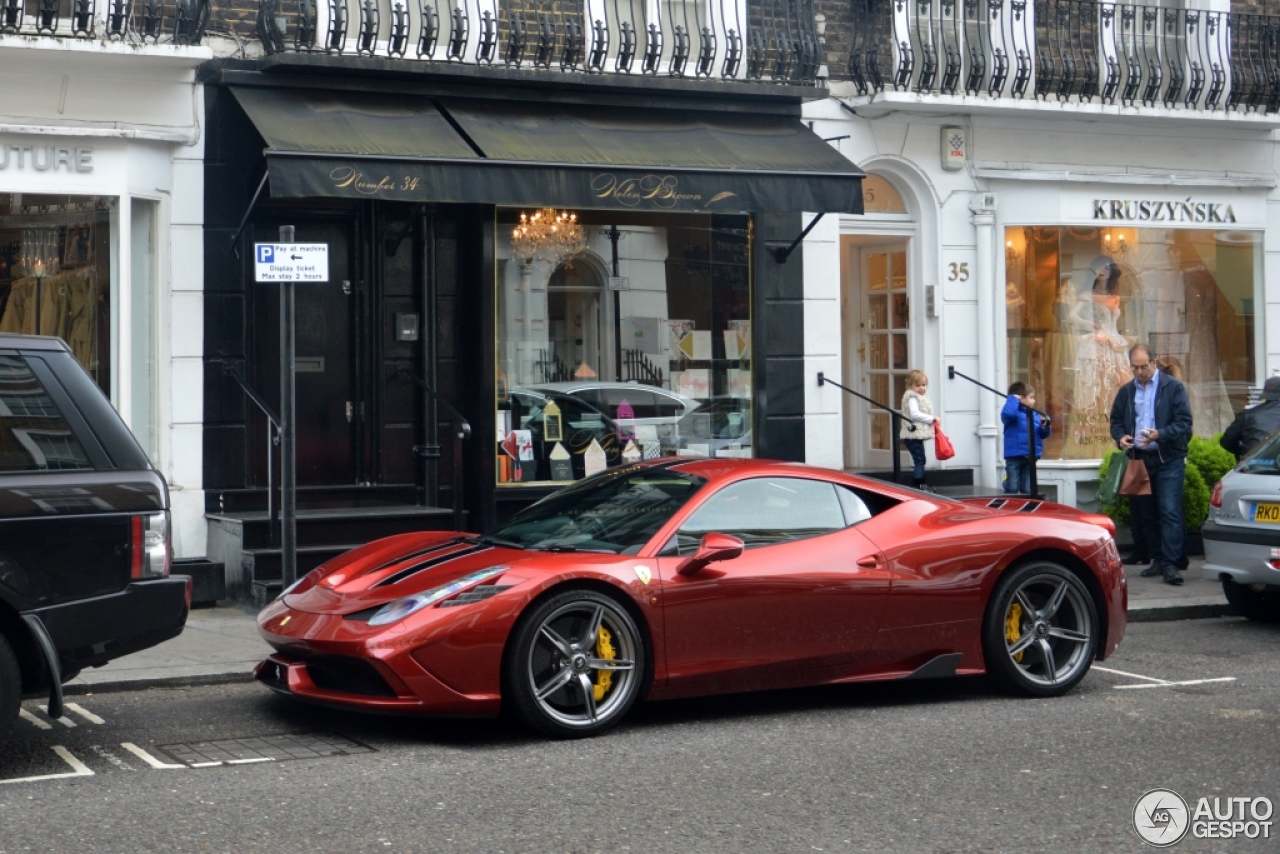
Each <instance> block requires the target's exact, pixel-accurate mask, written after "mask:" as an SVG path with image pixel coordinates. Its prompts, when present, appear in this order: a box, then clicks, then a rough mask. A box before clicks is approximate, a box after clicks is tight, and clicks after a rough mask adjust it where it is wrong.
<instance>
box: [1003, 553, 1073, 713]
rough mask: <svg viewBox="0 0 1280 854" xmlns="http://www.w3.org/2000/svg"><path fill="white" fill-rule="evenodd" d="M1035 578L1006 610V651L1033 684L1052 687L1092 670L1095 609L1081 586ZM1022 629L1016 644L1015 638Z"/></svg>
mask: <svg viewBox="0 0 1280 854" xmlns="http://www.w3.org/2000/svg"><path fill="white" fill-rule="evenodd" d="M1073 582H1074V579H1071V578H1068V577H1064V576H1061V575H1054V574H1049V573H1045V574H1042V575H1033V576H1031V577H1030V578H1028V579H1026V580H1025V581H1023V582H1022V583H1021V584H1019V585H1018V588H1017V589H1016V590H1014V592H1013V596H1012V597H1011V598H1010V600H1009V606H1008V608H1007V609H1006V611H1005V615H1004V624H1005V626H1006V627H1008V629H1009V630H1008V631H1007V633H1006V635H1005V649H1006V651H1007V652H1008V654H1009V660H1010V661H1011V662H1012V663H1013V665H1014V667H1015V668H1017V669H1018V671H1020V672H1021V674H1022V677H1023V678H1024V679H1026V680H1027V681H1028V682H1031V683H1034V684H1036V685H1041V686H1044V687H1046V688H1052V687H1054V686H1057V685H1061V684H1063V683H1065V682H1069V681H1070V680H1071V679H1072V678H1073V677H1075V676H1077V675H1078V674H1079V673H1080V672H1081V671H1083V670H1085V669H1087V668H1088V667H1089V665H1090V663H1091V660H1092V657H1093V642H1092V641H1093V635H1094V631H1095V629H1094V625H1093V610H1092V608H1090V607H1089V604H1088V603H1087V601H1086V597H1087V596H1088V595H1089V594H1088V593H1087V592H1086V591H1085V590H1084V589H1083V586H1082V585H1081V584H1080V583H1079V582H1075V583H1073ZM1015 607H1016V608H1017V612H1015V610H1014V609H1015ZM1015 626H1016V629H1017V631H1016V634H1017V637H1016V639H1014V638H1011V637H1010V635H1012V634H1014V631H1013V630H1012V629H1013V628H1014V627H1015Z"/></svg>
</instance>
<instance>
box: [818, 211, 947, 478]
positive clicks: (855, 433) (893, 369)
mask: <svg viewBox="0 0 1280 854" xmlns="http://www.w3.org/2000/svg"><path fill="white" fill-rule="evenodd" d="M908 249H909V241H908V239H907V238H905V237H902V238H892V237H883V236H862V235H842V236H841V238H840V267H841V271H840V272H841V283H842V285H841V324H842V332H843V340H844V342H845V347H844V364H843V374H844V376H845V378H846V384H847V385H848V386H849V387H850V388H852V389H854V390H855V391H858V392H861V393H862V394H864V395H866V396H867V397H869V398H871V399H872V400H875V401H877V402H879V403H882V404H884V405H885V406H888V407H892V408H894V409H897V407H898V405H899V403H900V402H901V400H902V393H903V391H904V390H905V388H906V376H907V373H908V372H909V371H910V370H912V369H913V368H914V367H917V366H916V365H915V364H914V363H913V357H912V337H911V296H910V295H911V293H912V292H913V288H912V281H911V274H910V264H909V263H908V258H909V252H908ZM931 379H932V378H931ZM844 448H845V454H844V458H845V467H846V468H850V469H857V470H888V469H891V468H892V467H893V453H894V449H895V448H898V449H899V453H901V449H900V448H899V445H898V441H897V436H896V435H894V432H893V419H892V417H891V416H890V414H889V413H888V412H886V411H885V410H883V409H880V408H879V407H876V406H873V405H871V404H869V403H867V402H865V401H863V400H862V399H860V398H856V397H853V396H852V395H847V396H846V400H845V406H844Z"/></svg>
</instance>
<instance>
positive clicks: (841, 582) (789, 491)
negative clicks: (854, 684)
mask: <svg viewBox="0 0 1280 854" xmlns="http://www.w3.org/2000/svg"><path fill="white" fill-rule="evenodd" d="M870 515H871V514H870V512H869V511H868V510H867V508H866V507H865V505H863V504H862V502H861V500H860V499H859V498H858V497H857V496H856V495H855V494H854V493H853V492H852V491H850V490H846V489H844V488H843V487H840V486H837V485H836V484H833V483H831V482H829V481H825V480H820V479H811V478H801V477H761V478H751V479H748V480H742V481H738V482H736V483H732V484H729V485H728V486H725V487H724V488H722V489H720V490H718V491H717V492H715V493H714V494H712V495H710V496H708V497H707V498H706V499H704V501H703V502H702V503H701V504H700V505H699V506H698V508H697V509H695V510H694V511H693V512H692V513H691V514H690V516H689V517H688V518H687V519H686V520H685V521H684V522H683V523H682V524H681V527H680V530H679V532H678V533H677V534H676V537H675V539H674V541H673V543H672V544H669V546H668V548H667V550H666V551H664V554H663V555H662V556H660V557H659V560H658V569H659V573H660V576H661V579H662V589H663V602H664V608H663V611H664V621H665V631H664V637H665V641H666V644H665V646H666V657H667V673H668V680H669V682H668V684H669V687H670V689H671V693H672V694H673V695H676V694H680V693H684V692H685V691H687V692H689V693H695V692H711V691H736V690H754V689H761V688H772V687H782V686H784V685H788V684H802V683H804V682H811V681H821V680H823V679H828V678H832V679H834V678H838V677H839V676H841V675H844V674H846V673H848V672H851V671H852V670H853V669H854V667H855V666H856V664H857V662H858V661H859V659H860V658H861V657H862V656H863V654H864V653H865V652H866V651H867V650H868V649H869V648H870V646H871V644H872V641H873V640H874V639H875V636H876V631H877V629H878V626H879V622H880V618H881V615H882V613H883V611H884V608H885V603H886V601H887V598H888V595H889V575H888V573H887V571H886V568H885V564H884V560H883V557H882V555H881V554H880V551H879V549H877V548H876V546H875V545H874V544H873V543H872V542H871V541H870V540H868V539H867V538H866V537H864V536H863V535H862V534H861V533H860V532H859V531H858V530H857V529H856V527H855V525H856V522H857V521H860V520H862V519H866V518H868V517H870ZM712 532H715V533H724V534H730V535H732V536H735V537H738V538H740V539H741V540H743V542H744V544H745V548H744V550H743V552H742V554H741V555H740V556H739V557H737V558H734V559H732V560H727V561H721V562H718V563H713V564H710V565H708V566H707V567H705V568H703V569H702V570H700V571H699V572H697V573H695V574H693V575H681V574H680V572H679V568H680V566H681V564H683V563H684V560H685V558H686V557H687V556H688V555H690V554H691V553H692V552H693V550H694V549H696V548H697V544H698V542H699V541H700V540H701V538H702V536H703V535H705V534H707V533H712Z"/></svg>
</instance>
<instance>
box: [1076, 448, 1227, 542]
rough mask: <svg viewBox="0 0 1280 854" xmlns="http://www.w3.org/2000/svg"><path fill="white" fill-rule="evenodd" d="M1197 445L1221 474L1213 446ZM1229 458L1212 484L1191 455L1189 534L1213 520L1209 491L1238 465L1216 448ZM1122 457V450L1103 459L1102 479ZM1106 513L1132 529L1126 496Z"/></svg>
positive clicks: (1186, 504)
mask: <svg viewBox="0 0 1280 854" xmlns="http://www.w3.org/2000/svg"><path fill="white" fill-rule="evenodd" d="M1192 442H1193V443H1198V444H1199V446H1200V447H1199V449H1198V450H1199V454H1198V457H1199V459H1201V460H1202V461H1204V463H1205V464H1206V465H1207V466H1212V467H1213V468H1212V470H1213V471H1215V472H1217V471H1218V470H1219V469H1218V467H1220V466H1221V463H1222V460H1221V459H1220V458H1219V457H1218V455H1217V454H1214V453H1213V447H1210V446H1209V440H1207V439H1200V438H1198V437H1197V438H1195V439H1192ZM1216 447H1217V449H1218V450H1220V451H1222V452H1223V453H1224V454H1226V455H1227V456H1228V457H1231V460H1230V463H1229V464H1228V465H1227V467H1226V468H1225V469H1222V470H1221V472H1219V473H1218V474H1217V475H1216V476H1215V477H1214V479H1213V480H1212V481H1210V480H1209V479H1208V478H1207V477H1206V476H1205V475H1204V473H1203V472H1202V471H1201V469H1200V467H1199V465H1197V464H1196V462H1195V461H1194V460H1193V457H1192V455H1191V454H1188V455H1187V473H1186V475H1185V476H1184V478H1183V481H1182V518H1183V520H1184V521H1185V522H1186V525H1187V530H1188V531H1198V530H1200V526H1201V525H1203V524H1204V520H1205V519H1208V518H1209V490H1210V489H1211V488H1212V486H1211V485H1212V484H1214V483H1217V482H1218V479H1219V478H1221V477H1222V475H1223V474H1225V473H1226V472H1227V471H1230V469H1231V468H1232V466H1234V465H1235V458H1234V457H1233V456H1232V455H1231V454H1230V453H1228V452H1227V451H1226V450H1224V449H1223V448H1222V446H1221V445H1217V446H1216ZM1120 454H1121V451H1120V450H1118V449H1117V450H1114V451H1111V452H1110V453H1109V454H1107V455H1106V456H1105V457H1104V458H1103V459H1102V464H1101V466H1099V468H1098V478H1099V480H1101V479H1102V478H1104V477H1106V476H1107V470H1108V469H1110V468H1111V464H1112V462H1114V461H1115V459H1116V457H1118V456H1119V455H1120ZM1102 512H1103V513H1105V514H1107V515H1108V516H1110V517H1111V519H1112V521H1114V522H1115V523H1116V527H1117V528H1127V527H1128V526H1129V499H1128V498H1126V497H1125V496H1123V495H1118V496H1116V502H1115V504H1110V505H1108V504H1104V505H1103V506H1102Z"/></svg>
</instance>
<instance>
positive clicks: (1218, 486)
mask: <svg viewBox="0 0 1280 854" xmlns="http://www.w3.org/2000/svg"><path fill="white" fill-rule="evenodd" d="M1209 506H1210V507H1221V506H1222V481H1218V482H1217V483H1215V484H1214V485H1213V493H1212V494H1211V495H1210V496H1209Z"/></svg>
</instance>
